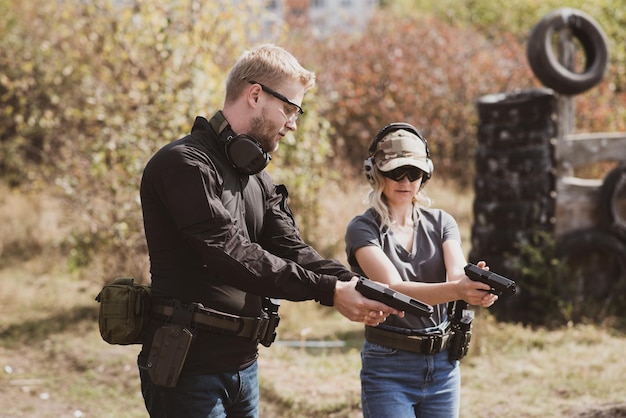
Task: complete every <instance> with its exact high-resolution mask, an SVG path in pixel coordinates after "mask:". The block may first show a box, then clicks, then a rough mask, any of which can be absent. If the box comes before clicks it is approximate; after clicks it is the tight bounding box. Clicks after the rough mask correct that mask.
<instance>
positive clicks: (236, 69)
mask: <svg viewBox="0 0 626 418" xmlns="http://www.w3.org/2000/svg"><path fill="white" fill-rule="evenodd" d="M286 80H289V81H296V80H297V81H299V82H300V83H301V84H302V86H303V87H304V89H305V91H307V90H310V89H311V88H313V86H315V73H314V72H312V71H309V70H307V69H306V68H304V67H303V66H302V65H300V63H299V62H298V60H297V59H296V58H295V57H294V56H293V55H291V54H290V53H289V52H288V51H287V50H285V49H283V48H281V47H279V46H276V45H273V44H264V45H259V46H257V47H254V48H252V49H250V50H248V51H246V52H244V53H243V54H242V55H241V56H240V57H239V59H238V60H237V62H236V63H235V65H234V66H233V68H232V69H231V70H230V73H229V74H228V78H227V79H226V98H225V102H226V103H228V102H231V101H234V100H236V99H237V98H238V97H239V96H240V95H241V92H242V91H243V90H244V89H245V88H246V86H247V85H248V84H249V82H250V81H255V82H257V83H261V84H264V85H267V86H268V87H270V88H273V89H278V88H280V86H281V85H282V84H283V83H284V82H285V81H286Z"/></svg>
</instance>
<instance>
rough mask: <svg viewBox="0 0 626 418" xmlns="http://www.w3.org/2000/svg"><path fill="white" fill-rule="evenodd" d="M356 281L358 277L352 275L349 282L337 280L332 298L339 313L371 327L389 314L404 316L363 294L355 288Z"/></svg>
mask: <svg viewBox="0 0 626 418" xmlns="http://www.w3.org/2000/svg"><path fill="white" fill-rule="evenodd" d="M357 281H358V279H357V278H356V277H353V278H352V280H350V281H349V282H342V281H338V282H337V286H336V287H335V295H334V298H333V300H334V306H335V309H337V311H339V313H340V314H342V315H343V316H345V317H346V318H348V319H349V320H350V321H354V322H363V323H364V324H365V325H371V326H373V327H375V326H377V325H378V324H380V323H381V322H385V320H386V319H387V317H388V316H389V315H399V316H401V317H403V316H404V312H402V311H398V310H397V309H394V308H391V307H389V306H387V305H385V304H384V303H381V302H377V301H375V300H371V299H368V298H366V297H365V296H363V295H362V294H361V293H360V292H359V291H358V290H356V289H355V286H356V282H357Z"/></svg>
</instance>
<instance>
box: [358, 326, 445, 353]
mask: <svg viewBox="0 0 626 418" xmlns="http://www.w3.org/2000/svg"><path fill="white" fill-rule="evenodd" d="M450 335H452V334H450V333H446V334H444V335H428V336H427V335H406V334H399V333H397V332H393V331H387V330H384V329H381V328H374V327H370V326H366V327H365V339H366V340H367V341H369V342H371V343H374V344H378V345H382V346H384V347H390V348H396V349H398V350H405V351H410V352H412V353H418V354H422V355H431V354H436V353H440V352H442V351H443V350H445V349H446V348H447V345H448V339H449V338H450Z"/></svg>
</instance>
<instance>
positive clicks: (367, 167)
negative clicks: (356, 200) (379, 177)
mask: <svg viewBox="0 0 626 418" xmlns="http://www.w3.org/2000/svg"><path fill="white" fill-rule="evenodd" d="M401 129H404V130H405V131H409V132H411V133H412V134H414V135H415V136H417V137H418V138H419V139H420V140H421V141H422V142H423V143H424V148H425V149H426V164H428V171H427V172H424V176H423V177H422V184H421V187H423V186H424V185H425V184H426V182H427V181H428V180H429V179H430V178H431V176H432V175H433V170H434V169H435V167H434V165H433V161H432V160H431V159H430V150H429V149H428V142H427V141H426V139H425V138H424V137H423V136H422V134H420V133H419V131H418V130H417V128H415V127H414V126H413V125H411V124H408V123H403V122H396V123H390V124H389V125H387V126H385V127H384V128H383V129H381V130H380V132H378V135H376V137H375V138H374V141H372V145H370V147H369V150H368V151H369V157H367V158H366V159H365V161H364V162H363V169H364V171H365V177H366V178H367V181H368V182H369V184H371V185H372V186H374V175H373V172H374V165H375V163H374V154H376V147H377V146H378V143H379V142H380V141H382V140H383V138H384V137H386V136H387V135H388V134H390V133H392V132H395V131H399V130H401Z"/></svg>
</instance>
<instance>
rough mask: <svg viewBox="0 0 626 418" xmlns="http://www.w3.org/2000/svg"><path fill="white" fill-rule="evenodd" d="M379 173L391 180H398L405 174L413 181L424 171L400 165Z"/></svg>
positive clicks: (420, 176)
mask: <svg viewBox="0 0 626 418" xmlns="http://www.w3.org/2000/svg"><path fill="white" fill-rule="evenodd" d="M380 174H382V175H383V177H387V178H388V179H391V180H393V181H400V180H402V179H403V178H404V177H405V176H406V177H408V178H409V181H410V182H414V181H416V180H419V179H421V178H422V176H423V175H424V172H423V171H422V170H420V169H419V168H417V167H413V166H410V165H403V166H402V167H398V168H394V169H393V170H391V171H381V172H380Z"/></svg>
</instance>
